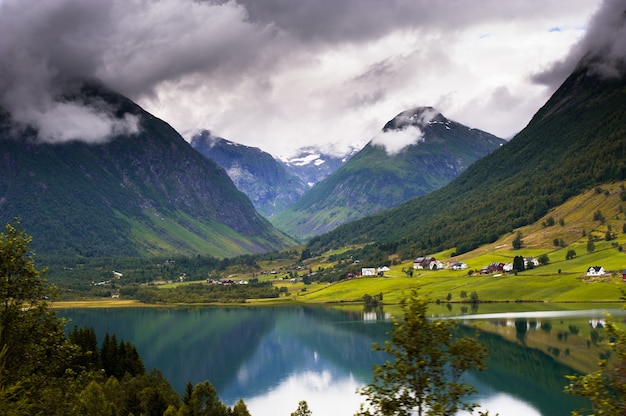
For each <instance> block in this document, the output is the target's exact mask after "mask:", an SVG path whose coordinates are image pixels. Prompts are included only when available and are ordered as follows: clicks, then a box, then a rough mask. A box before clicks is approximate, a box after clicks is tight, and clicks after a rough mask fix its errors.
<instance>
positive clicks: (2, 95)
mask: <svg viewBox="0 0 626 416" xmlns="http://www.w3.org/2000/svg"><path fill="white" fill-rule="evenodd" d="M186 3H187V4H181V2H180V1H175V0H162V1H151V0H130V1H120V0H114V1H111V2H82V1H76V0H48V1H46V2H40V1H36V0H19V1H17V0H4V1H3V2H2V3H0V62H1V63H0V105H1V106H2V107H4V108H6V109H7V110H8V111H9V112H10V113H12V115H13V117H14V119H15V120H16V121H18V122H21V123H24V124H28V125H31V126H33V127H35V128H36V129H38V130H39V133H40V134H39V136H41V137H40V138H42V139H44V140H47V141H52V142H62V141H67V140H85V141H88V142H93V141H96V142H101V141H103V140H106V139H107V138H108V137H110V136H111V135H115V134H118V133H124V134H125V133H132V132H136V131H137V124H136V120H135V119H134V118H133V117H130V116H127V117H125V118H122V119H117V118H116V117H114V116H113V113H112V112H111V111H109V110H110V109H106V108H100V107H94V106H93V105H92V104H91V103H84V102H81V101H71V102H70V101H68V99H67V98H66V97H67V95H68V90H70V91H73V90H72V89H73V88H74V87H75V83H76V81H77V80H92V79H96V80H100V81H102V82H103V83H104V84H105V85H107V86H108V87H110V88H113V89H114V90H117V91H119V92H122V93H124V94H126V95H129V96H130V97H132V98H135V99H138V98H141V97H143V96H148V97H149V96H153V95H154V91H155V88H157V87H159V86H160V85H161V84H164V83H169V84H170V85H173V84H176V83H178V84H177V85H178V87H179V88H180V87H182V88H184V87H185V85H184V83H181V82H180V81H181V80H184V79H185V77H190V76H193V75H194V74H198V73H203V74H215V73H216V72H220V71H221V72H220V73H221V74H222V76H223V78H224V79H228V78H229V74H231V73H233V72H236V71H234V70H233V68H237V67H238V66H243V67H245V66H246V65H247V61H248V60H249V59H251V58H250V57H251V56H252V57H254V56H258V55H259V53H258V50H255V47H256V46H258V42H259V41H260V40H261V39H262V38H263V28H261V29H260V30H258V31H257V30H254V31H253V30H252V29H251V28H252V25H250V24H249V23H246V21H245V18H246V12H245V10H244V9H243V8H242V7H240V6H238V5H237V4H235V3H234V2H229V3H227V4H224V5H214V4H200V3H198V2H191V1H190V2H186ZM182 6H184V7H182ZM255 29H256V28H255ZM233 51H237V53H233ZM252 59H253V58H252ZM198 81H201V80H198ZM187 88H193V86H191V85H188V86H187Z"/></svg>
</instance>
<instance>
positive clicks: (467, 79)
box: [0, 0, 625, 155]
mask: <svg viewBox="0 0 626 416" xmlns="http://www.w3.org/2000/svg"><path fill="white" fill-rule="evenodd" d="M478 3H479V4H477V2H476V1H474V0H459V1H455V2H445V3H441V4H439V3H433V2H431V1H426V0H388V1H381V0H343V1H335V0H301V1H293V0H228V1H226V0H213V1H210V0H159V1H157V0H125V1H122V0H111V1H106V2H100V1H81V0H46V1H41V0H0V105H1V106H2V107H4V108H6V109H7V110H9V111H10V112H11V113H12V114H13V116H14V118H15V119H17V120H18V121H21V122H22V123H25V124H30V125H32V126H34V127H36V128H37V129H38V130H39V131H40V133H41V135H42V136H45V137H46V138H47V140H51V141H66V140H78V139H80V140H88V141H101V140H106V138H107V137H110V136H111V135H115V134H119V133H124V132H128V133H132V132H134V131H136V129H137V125H136V120H133V119H132V118H130V117H127V118H124V119H117V118H115V117H113V116H112V113H111V111H110V110H108V109H107V108H105V107H102V106H94V105H92V104H90V105H86V104H84V103H80V102H68V101H67V99H66V98H63V97H66V96H67V92H66V91H67V88H71V87H72V86H74V85H75V82H76V80H84V79H87V80H91V79H95V80H99V81H101V82H103V83H104V84H105V85H106V86H108V87H109V88H112V89H114V90H116V91H118V92H120V93H122V94H125V95H127V96H128V97H130V98H131V99H133V100H135V101H137V102H138V103H139V104H140V105H142V106H143V107H144V108H145V109H146V110H148V111H150V112H152V113H153V114H155V115H157V116H158V117H161V118H163V119H164V120H166V121H167V122H169V123H170V124H172V125H173V126H174V127H175V128H176V129H177V130H178V131H179V132H181V133H182V134H183V135H184V136H185V137H188V138H190V137H191V136H192V135H193V134H194V133H196V132H197V131H199V130H202V129H210V130H212V131H214V132H215V133H216V134H218V135H220V136H222V137H226V138H228V139H230V140H233V141H236V142H240V143H243V144H247V145H252V146H257V147H260V148H262V149H264V150H267V151H270V152H271V153H273V154H277V155H280V154H286V153H289V152H291V151H294V150H295V149H296V148H297V147H300V146H303V145H311V144H326V146H328V147H329V148H330V147H332V148H333V149H336V150H337V152H341V151H343V150H345V149H346V148H347V147H349V146H351V145H358V144H363V143H364V142H366V141H368V140H369V139H370V138H372V137H374V136H375V135H376V134H377V133H378V132H379V131H380V128H381V127H382V126H383V125H384V123H385V122H386V121H387V120H389V118H391V117H392V116H393V115H394V114H398V113H399V112H401V111H404V110H406V109H407V108H413V107H416V106H434V107H436V108H437V110H439V111H442V112H445V113H446V114H447V115H448V116H449V117H450V118H451V119H454V120H456V121H460V122H462V123H464V124H466V125H469V126H471V127H477V128H481V129H483V130H487V131H489V132H491V133H494V134H497V135H500V136H503V137H509V136H511V135H512V134H514V133H515V132H516V131H518V130H520V129H521V128H522V127H523V126H524V125H525V123H526V122H527V121H528V120H529V119H530V117H531V116H532V114H533V113H534V112H535V111H536V110H537V109H538V108H539V107H540V106H541V105H542V104H543V102H545V100H546V99H547V97H548V96H549V94H550V93H551V92H552V91H553V88H554V86H553V85H552V84H550V86H549V87H546V86H545V85H543V84H542V85H538V84H537V83H536V82H534V80H533V78H532V75H533V74H538V73H544V74H546V76H547V74H548V72H546V71H545V69H546V68H552V67H551V66H550V65H551V64H552V63H553V62H555V61H564V60H567V59H570V58H567V59H565V57H566V56H568V55H567V54H568V51H569V50H570V48H571V47H572V45H578V48H579V49H580V50H584V49H585V48H587V49H589V48H591V49H593V48H596V47H598V46H606V44H605V43H603V42H601V41H600V40H601V39H602V38H603V36H604V38H609V37H610V36H611V33H613V30H614V29H615V28H616V27H614V26H615V25H617V29H618V30H619V22H615V25H614V26H611V28H612V29H610V28H609V27H607V30H608V29H610V30H609V32H610V33H609V32H607V33H605V34H604V35H603V34H602V33H601V30H600V28H599V26H600V25H599V24H598V22H597V21H599V20H601V21H602V22H603V23H604V22H607V21H608V20H605V19H609V17H611V16H610V13H614V9H615V7H617V6H615V4H618V3H619V4H621V3H623V1H620V2H605V3H604V4H603V8H602V9H601V10H600V11H599V12H598V13H597V14H595V17H594V19H593V20H592V21H591V22H590V20H589V19H590V17H591V16H592V14H593V13H594V12H595V11H596V10H597V9H598V7H599V4H600V2H599V1H598V0H596V1H589V0H572V1H571V2H567V3H566V4H564V2H562V1H561V0H544V1H541V2H539V1H527V0H512V1H507V2H502V1H500V0H481V1H480V2H478ZM609 9H612V10H613V12H611V11H608V10H609ZM604 14H606V16H605V17H602V16H604ZM613 17H615V16H613ZM615 19H616V20H619V19H617V18H616V17H615ZM588 24H589V30H588V31H587V32H588V33H587V35H588V36H586V37H585V38H583V39H589V40H587V41H585V40H582V41H581V38H582V37H583V35H585V33H586V28H587V25H588ZM594 28H595V29H594ZM622 30H623V29H622ZM592 32H593V33H596V34H595V35H594V36H593V37H591V34H590V33H592ZM622 33H623V32H622ZM592 39H595V40H593V41H592ZM585 42H587V43H585ZM624 44H625V42H621V43H619V42H614V43H613V44H611V46H610V48H609V51H608V52H607V54H606V55H605V56H616V57H617V56H620V53H621V52H623V51H621V52H620V49H622V48H623V45H624ZM611 48H612V49H611ZM573 54H574V52H572V53H571V54H570V56H573ZM572 59H573V58H572ZM611 59H612V60H613V61H615V59H613V58H611ZM613 61H608V62H613ZM551 71H552V72H551V74H552V76H554V78H555V79H556V78H558V76H556V75H554V74H555V72H554V71H553V68H552V69H551ZM562 79H564V78H562ZM544 84H547V83H544ZM94 126H95V127H94ZM331 144H332V146H331Z"/></svg>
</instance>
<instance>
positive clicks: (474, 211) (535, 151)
mask: <svg viewBox="0 0 626 416" xmlns="http://www.w3.org/2000/svg"><path fill="white" fill-rule="evenodd" d="M624 178H626V78H625V77H623V76H622V77H621V78H612V79H601V78H598V77H597V76H595V75H592V74H589V73H588V72H587V71H586V70H585V68H584V67H581V68H579V69H578V70H577V71H575V72H574V73H573V74H572V75H571V76H570V77H569V78H568V79H567V80H566V81H565V82H564V83H563V84H562V86H561V87H560V88H559V89H558V90H557V91H556V93H555V94H554V95H553V96H552V97H551V98H550V100H549V101H548V102H547V103H546V104H545V106H544V107H543V108H541V109H540V110H539V111H538V112H537V114H536V115H535V116H534V117H533V119H532V120H531V122H530V123H529V125H528V126H527V127H526V128H525V129H524V130H523V131H522V132H520V133H519V134H518V135H517V136H516V137H515V138H514V139H513V140H511V141H510V142H509V143H507V144H505V145H504V146H502V147H501V148H500V149H498V150H496V151H494V152H493V153H491V154H489V155H488V156H486V157H485V158H483V159H481V160H480V161H479V162H477V163H475V164H474V165H472V166H471V167H470V168H468V169H467V170H466V171H465V172H463V173H462V174H461V175H459V177H458V178H457V179H455V180H454V181H453V182H451V183H450V184H448V185H447V186H445V187H443V188H441V189H439V190H437V191H435V192H432V193H430V194H428V195H425V196H423V197H420V198H417V199H415V200H411V201H409V202H407V203H405V204H403V205H401V206H400V207H398V208H396V209H393V210H390V211H386V212H384V213H379V214H376V215H373V216H370V217H367V218H365V219H362V220H359V221H356V222H353V223H350V224H346V225H344V226H342V227H339V228H338V229H336V230H334V231H333V232H330V233H327V234H325V235H323V236H320V237H317V238H314V239H312V240H311V241H310V243H309V245H310V248H312V249H315V250H318V249H320V248H323V247H329V246H333V245H341V244H345V243H346V242H356V241H358V242H377V243H379V244H381V247H383V246H384V247H385V250H386V251H393V252H398V253H401V254H402V256H403V258H410V257H411V256H412V255H415V254H417V253H422V252H435V251H439V250H441V249H444V248H450V247H456V250H457V252H458V253H462V252H465V251H468V250H471V249H473V248H475V247H478V246H479V245H481V244H485V243H489V242H493V241H495V240H496V239H497V238H498V236H500V235H502V234H504V233H507V232H510V231H511V230H513V229H514V228H517V227H520V226H522V225H525V224H530V223H532V222H534V221H535V220H537V219H538V218H540V217H541V216H542V215H543V214H545V213H546V212H547V211H548V210H549V209H550V208H552V207H555V206H557V205H559V204H561V203H563V202H564V201H566V200H567V199H568V198H569V197H571V196H573V195H576V194H578V193H580V192H582V191H583V190H585V189H589V188H591V187H593V186H595V185H596V184H602V183H606V182H609V181H612V180H623V179H624Z"/></svg>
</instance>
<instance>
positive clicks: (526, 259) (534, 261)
mask: <svg viewBox="0 0 626 416" xmlns="http://www.w3.org/2000/svg"><path fill="white" fill-rule="evenodd" d="M529 263H530V264H532V265H533V266H535V267H537V266H539V260H537V259H536V258H534V257H524V267H526V268H528V264H529Z"/></svg>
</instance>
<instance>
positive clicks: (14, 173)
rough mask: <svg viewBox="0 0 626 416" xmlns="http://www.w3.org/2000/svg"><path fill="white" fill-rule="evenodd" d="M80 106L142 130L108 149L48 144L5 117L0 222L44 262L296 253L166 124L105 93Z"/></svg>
mask: <svg viewBox="0 0 626 416" xmlns="http://www.w3.org/2000/svg"><path fill="white" fill-rule="evenodd" d="M74 99H75V100H80V102H81V103H84V104H85V103H86V104H89V103H90V102H95V101H97V102H99V103H101V102H106V103H107V105H108V106H110V107H111V108H114V109H115V111H116V116H117V117H123V116H124V115H127V114H132V115H135V116H137V117H138V119H139V121H140V127H141V130H140V132H139V133H138V134H135V135H129V136H118V137H115V138H113V139H112V140H111V141H109V142H107V143H104V144H86V143H84V142H78V141H74V142H70V143H65V144H46V143H40V142H39V141H38V140H36V137H35V133H34V132H32V131H30V132H28V131H26V132H25V131H23V130H22V131H21V132H20V133H16V130H15V129H14V128H13V127H14V126H13V125H12V123H11V119H10V115H9V114H7V113H6V112H2V113H0V160H2V163H0V221H3V222H8V221H11V220H12V219H13V218H14V217H16V216H19V217H21V220H22V223H23V225H24V227H25V228H26V229H27V230H28V232H29V233H30V234H32V235H33V237H34V243H33V248H34V249H35V250H37V252H38V253H40V254H44V255H48V254H50V255H52V254H56V255H80V256H88V257H95V256H120V255H125V256H137V255H155V254H165V253H186V254H191V253H205V254H212V255H215V256H220V257H221V256H232V255H237V254H244V253H250V252H262V251H268V250H274V249H279V248H283V247H285V246H287V245H288V244H290V243H291V241H290V240H289V238H287V237H286V236H285V235H283V234H282V233H280V232H278V231H277V230H275V229H274V228H273V227H272V226H271V225H270V224H269V223H268V222H267V221H266V220H265V219H264V218H263V217H261V216H260V215H259V214H258V213H257V212H256V211H255V210H254V207H253V206H252V204H251V203H250V201H249V200H248V198H247V197H246V196H245V195H244V194H242V193H241V192H239V191H238V190H237V189H236V188H235V186H234V184H233V183H232V181H231V180H230V179H229V178H228V176H227V175H226V173H225V172H224V170H223V169H221V168H220V167H219V166H217V165H216V164H214V163H213V162H211V161H209V160H207V159H206V158H204V157H203V156H202V155H200V154H199V153H197V152H196V151H195V150H193V149H192V148H191V146H190V145H189V144H188V143H187V142H185V140H184V139H183V138H182V137H181V136H180V135H179V134H178V133H177V132H176V131H175V130H174V129H172V128H171V127H170V126H169V125H168V124H167V123H165V122H163V121H162V120H160V119H158V118H156V117H154V116H152V115H151V114H149V113H147V112H145V111H144V110H143V109H141V108H140V107H139V106H137V105H136V104H134V103H133V102H132V101H130V100H128V99H126V98H125V97H122V96H120V95H118V94H115V93H113V92H111V91H108V90H106V89H104V88H103V87H99V86H94V85H90V86H86V87H84V88H83V89H82V90H81V92H80V94H79V97H74Z"/></svg>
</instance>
